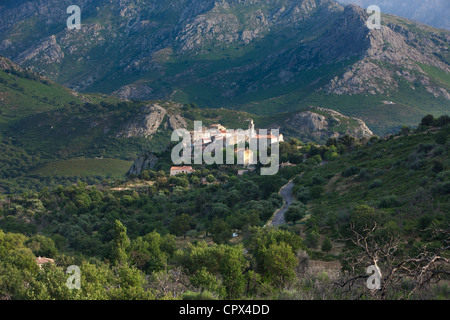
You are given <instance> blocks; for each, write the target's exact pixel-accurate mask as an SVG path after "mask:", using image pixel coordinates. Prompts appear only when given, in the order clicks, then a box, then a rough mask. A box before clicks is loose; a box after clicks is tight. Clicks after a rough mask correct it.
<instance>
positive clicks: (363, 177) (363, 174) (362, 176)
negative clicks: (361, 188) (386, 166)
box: [358, 169, 371, 181]
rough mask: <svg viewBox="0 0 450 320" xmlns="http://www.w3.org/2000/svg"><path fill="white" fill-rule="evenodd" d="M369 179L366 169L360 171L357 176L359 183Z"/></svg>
mask: <svg viewBox="0 0 450 320" xmlns="http://www.w3.org/2000/svg"><path fill="white" fill-rule="evenodd" d="M370 178H371V175H370V174H369V170H367V169H361V171H360V172H359V175H358V180H359V181H367V180H369V179H370Z"/></svg>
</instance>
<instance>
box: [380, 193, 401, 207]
mask: <svg viewBox="0 0 450 320" xmlns="http://www.w3.org/2000/svg"><path fill="white" fill-rule="evenodd" d="M398 206H400V202H399V201H398V199H397V197H396V196H387V197H384V198H382V199H381V200H380V201H379V202H378V208H383V209H385V208H394V207H398Z"/></svg>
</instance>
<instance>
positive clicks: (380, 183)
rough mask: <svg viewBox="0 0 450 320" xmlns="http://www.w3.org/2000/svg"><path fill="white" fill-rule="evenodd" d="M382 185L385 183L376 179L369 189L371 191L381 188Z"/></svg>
mask: <svg viewBox="0 0 450 320" xmlns="http://www.w3.org/2000/svg"><path fill="white" fill-rule="evenodd" d="M382 185H383V182H382V181H381V180H380V179H375V180H373V181H372V182H371V183H370V184H369V186H368V188H369V189H374V188H379V187H381V186H382Z"/></svg>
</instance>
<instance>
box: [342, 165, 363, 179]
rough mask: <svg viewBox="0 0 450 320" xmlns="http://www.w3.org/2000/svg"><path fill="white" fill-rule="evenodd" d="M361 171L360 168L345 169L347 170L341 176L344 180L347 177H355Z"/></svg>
mask: <svg viewBox="0 0 450 320" xmlns="http://www.w3.org/2000/svg"><path fill="white" fill-rule="evenodd" d="M360 171H361V168H359V167H349V168H347V169H345V170H344V171H343V172H342V173H341V175H342V176H343V177H344V178H347V177H350V176H353V175H355V174H358V173H359V172H360Z"/></svg>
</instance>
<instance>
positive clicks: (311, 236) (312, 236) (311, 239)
mask: <svg viewBox="0 0 450 320" xmlns="http://www.w3.org/2000/svg"><path fill="white" fill-rule="evenodd" d="M319 238H320V235H319V233H318V232H317V230H314V229H312V230H308V232H307V233H306V239H305V243H306V245H307V246H308V247H309V248H317V246H318V245H319Z"/></svg>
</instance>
